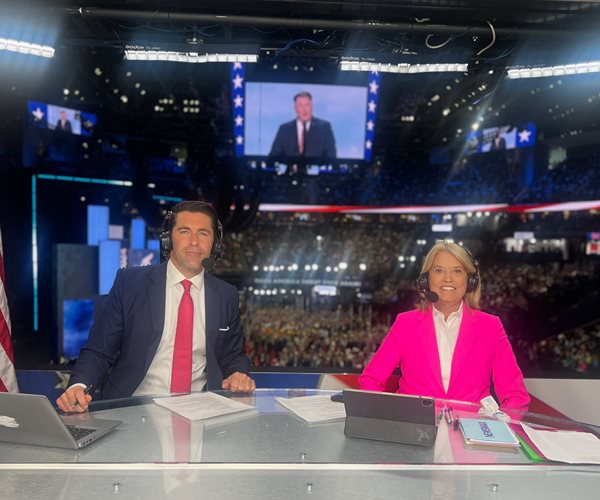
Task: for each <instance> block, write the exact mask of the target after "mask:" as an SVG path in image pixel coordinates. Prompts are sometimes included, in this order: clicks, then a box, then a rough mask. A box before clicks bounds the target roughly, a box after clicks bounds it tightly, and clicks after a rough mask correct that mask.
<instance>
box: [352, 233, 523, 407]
mask: <svg viewBox="0 0 600 500" xmlns="http://www.w3.org/2000/svg"><path fill="white" fill-rule="evenodd" d="M417 288H418V290H419V292H420V295H421V301H420V303H419V305H418V308H417V309H416V310H414V311H410V312H406V313H403V314H399V315H398V317H397V318H396V321H395V323H394V324H393V325H392V328H391V329H390V331H389V333H388V334H387V336H386V338H385V339H384V341H383V343H382V344H381V346H380V347H379V349H378V350H377V352H376V353H375V356H374V357H373V359H372V360H371V362H370V363H369V364H368V365H367V366H366V367H365V369H364V371H363V373H362V375H361V376H360V378H359V385H360V388H361V389H365V390H371V391H383V390H384V388H385V385H386V382H387V380H388V378H389V377H390V375H391V374H392V372H393V371H394V370H395V369H396V368H398V367H399V368H400V370H401V372H402V376H401V377H400V380H399V383H398V390H397V392H398V393H403V394H416V395H421V396H430V397H436V398H445V399H457V400H461V401H469V402H474V403H479V401H480V400H481V399H482V398H484V397H486V396H489V395H490V385H491V382H492V381H493V383H494V390H495V392H496V395H497V398H498V399H499V400H500V401H499V403H500V406H501V408H503V409H518V410H526V409H527V406H528V404H529V399H530V398H529V394H528V393H527V390H526V389H525V385H524V384H523V374H522V373H521V370H520V369H519V366H518V365H517V361H516V359H515V355H514V353H513V350H512V347H511V345H510V342H509V341H508V338H507V337H506V332H505V331H504V328H503V326H502V323H501V322H500V319H499V318H498V317H496V316H492V315H491V314H486V313H484V312H481V311H479V310H478V309H479V300H480V297H481V280H480V276H479V269H478V267H477V262H476V261H475V259H474V258H473V257H472V256H471V254H470V253H469V252H468V251H467V250H465V249H464V248H463V247H461V246H459V245H456V244H455V243H450V242H442V243H437V244H436V245H435V246H434V247H433V248H432V249H431V250H430V251H429V253H428V254H427V256H426V257H425V261H424V262H423V268H422V270H421V275H420V276H419V278H418V280H417Z"/></svg>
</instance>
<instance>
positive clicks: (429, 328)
mask: <svg viewBox="0 0 600 500" xmlns="http://www.w3.org/2000/svg"><path fill="white" fill-rule="evenodd" d="M418 336H419V339H420V341H421V345H422V346H423V352H424V353H425V358H426V359H427V364H428V365H429V368H430V369H431V373H433V377H434V379H435V381H436V383H437V384H438V385H439V386H440V388H441V390H442V391H443V390H444V385H443V384H442V370H441V367H440V354H439V351H438V346H437V340H436V337H435V326H434V324H433V311H432V310H431V308H430V309H429V310H427V311H425V312H424V313H423V321H422V322H421V326H420V328H419V333H418Z"/></svg>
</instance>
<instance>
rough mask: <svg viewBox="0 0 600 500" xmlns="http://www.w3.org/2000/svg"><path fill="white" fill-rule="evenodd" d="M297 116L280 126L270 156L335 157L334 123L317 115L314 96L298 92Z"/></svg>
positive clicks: (295, 98) (295, 102)
mask: <svg viewBox="0 0 600 500" xmlns="http://www.w3.org/2000/svg"><path fill="white" fill-rule="evenodd" d="M294 109H295V111H296V119H295V120H292V121H290V122H287V123H284V124H283V125H280V126H279V130H277V135H276V136H275V140H274V141H273V145H272V146H271V153H270V154H269V156H272V157H274V158H287V157H292V158H293V157H305V158H335V157H336V150H335V138H334V137H333V130H332V128H331V123H329V122H328V121H325V120H321V119H319V118H315V117H314V116H313V106H312V96H311V95H310V93H309V92H299V93H298V94H296V95H295V96H294Z"/></svg>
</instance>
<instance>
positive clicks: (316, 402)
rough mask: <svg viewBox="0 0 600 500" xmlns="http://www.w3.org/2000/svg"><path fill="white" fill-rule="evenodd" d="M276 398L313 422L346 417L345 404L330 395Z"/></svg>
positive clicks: (302, 417) (304, 418)
mask: <svg viewBox="0 0 600 500" xmlns="http://www.w3.org/2000/svg"><path fill="white" fill-rule="evenodd" d="M275 400H276V401H277V402H278V403H279V404H280V405H281V406H285V407H286V408H287V409H288V410H290V411H291V412H293V413H295V414H296V415H298V416H299V417H300V418H301V419H302V420H306V421H307V422H309V423H311V424H312V423H317V422H330V421H332V420H343V419H344V418H346V409H345V408H344V405H343V404H342V403H336V402H335V401H331V397H330V396H302V397H299V398H289V399H287V398H280V397H276V398H275Z"/></svg>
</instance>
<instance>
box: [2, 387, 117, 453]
mask: <svg viewBox="0 0 600 500" xmlns="http://www.w3.org/2000/svg"><path fill="white" fill-rule="evenodd" d="M120 423H121V421H120V420H106V419H101V418H93V417H91V416H90V415H89V414H87V413H84V414H79V415H68V416H64V417H61V416H59V415H58V413H56V410H55V409H54V408H53V406H52V404H51V403H50V401H48V398H47V397H46V396H41V395H39V394H12V393H6V392H0V441H5V442H9V443H19V444H34V445H42V446H54V447H57V448H71V449H74V450H76V449H79V448H83V447H84V446H87V445H88V444H90V443H92V442H93V441H95V440H96V439H98V438H99V437H101V436H104V435H105V434H106V433H107V432H110V431H111V430H113V429H114V428H115V427H116V426H117V425H119V424H120Z"/></svg>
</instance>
